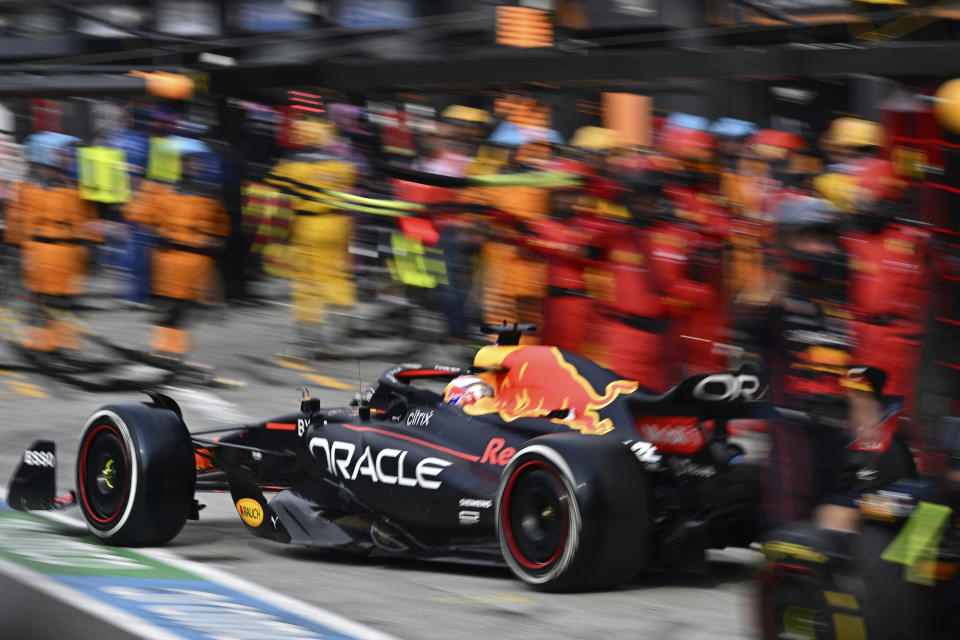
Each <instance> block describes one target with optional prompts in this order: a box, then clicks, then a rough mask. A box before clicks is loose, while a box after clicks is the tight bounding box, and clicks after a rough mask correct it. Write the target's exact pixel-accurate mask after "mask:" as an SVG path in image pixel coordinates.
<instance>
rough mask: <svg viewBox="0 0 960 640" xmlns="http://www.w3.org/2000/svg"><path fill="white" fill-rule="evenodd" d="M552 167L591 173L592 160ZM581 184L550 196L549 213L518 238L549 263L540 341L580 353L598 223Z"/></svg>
mask: <svg viewBox="0 0 960 640" xmlns="http://www.w3.org/2000/svg"><path fill="white" fill-rule="evenodd" d="M549 168H550V170H553V171H561V172H563V173H573V174H576V175H580V176H583V177H589V176H592V175H593V170H592V169H591V167H590V166H589V165H587V164H586V163H583V162H577V161H575V160H559V161H556V162H554V163H552V164H551V165H550V167H549ZM582 193H583V189H582V188H580V187H576V188H558V189H554V190H553V192H552V195H551V211H550V217H549V218H545V219H539V220H534V221H532V222H529V223H527V224H526V225H525V229H526V231H527V232H528V233H527V234H526V235H522V236H521V238H520V243H521V245H522V246H524V247H526V248H527V249H528V250H530V251H532V252H534V253H536V254H538V255H540V256H543V258H544V259H545V260H546V262H547V275H546V278H547V296H546V298H544V301H543V328H542V330H541V332H540V342H541V343H542V344H546V345H550V346H554V347H559V348H560V349H563V350H565V351H572V352H574V353H581V352H582V351H581V347H582V346H583V340H584V337H585V335H586V331H587V326H588V321H589V316H590V313H591V310H592V308H593V306H594V301H593V300H591V299H590V297H589V296H588V294H587V284H586V281H585V278H584V269H585V268H586V266H587V264H588V262H589V256H588V249H587V247H588V246H589V244H590V241H591V238H592V235H593V234H594V233H595V230H596V224H595V223H594V222H593V219H594V215H593V212H592V211H590V210H588V209H585V208H583V206H582V205H581V202H582V200H583V199H582V197H581V196H582Z"/></svg>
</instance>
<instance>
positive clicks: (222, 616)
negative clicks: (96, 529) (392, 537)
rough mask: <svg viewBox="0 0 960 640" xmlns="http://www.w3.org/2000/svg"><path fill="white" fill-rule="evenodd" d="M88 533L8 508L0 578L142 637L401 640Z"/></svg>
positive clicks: (2, 506) (1, 505)
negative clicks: (113, 544)
mask: <svg viewBox="0 0 960 640" xmlns="http://www.w3.org/2000/svg"><path fill="white" fill-rule="evenodd" d="M38 515H43V516H49V517H44V518H40V517H38ZM63 525H67V526H66V527H64V526H63ZM82 532H86V527H85V526H84V525H83V523H82V522H81V521H79V520H76V519H74V518H71V517H68V516H65V515H64V514H62V513H49V514H47V513H42V512H41V513H38V514H36V515H34V514H25V513H21V512H18V511H13V510H11V509H10V508H9V507H8V506H7V505H6V503H5V502H2V500H0V571H3V572H4V573H6V574H7V575H10V576H11V577H13V578H15V579H18V580H22V581H24V582H25V583H27V584H29V585H31V586H33V587H35V588H37V589H39V590H40V591H42V592H44V593H46V594H47V595H50V596H52V597H54V598H56V599H58V600H61V601H63V602H65V603H66V604H68V605H70V606H74V607H76V608H77V609H79V610H81V611H83V612H85V613H88V614H90V615H93V616H96V617H97V618H100V619H102V620H104V621H106V622H108V623H110V624H113V625H115V626H117V627H119V628H120V629H122V630H124V631H127V632H129V633H132V634H134V635H137V636H139V637H143V638H159V639H161V640H220V639H222V638H231V640H287V639H292V638H296V639H297V640H321V639H324V640H395V639H393V638H392V637H391V636H389V635H387V634H385V633H382V632H380V631H377V630H375V629H372V628H369V627H366V626H364V625H361V624H359V623H357V622H354V621H352V620H349V619H347V618H344V617H342V616H339V615H337V614H335V613H332V612H330V611H327V610H325V609H321V608H319V607H314V606H312V605H309V604H307V603H305V602H301V601H299V600H296V599H294V598H290V597H287V596H283V595H281V594H278V593H274V592H270V591H269V590H267V589H265V588H263V587H261V586H259V585H256V584H253V583H251V582H247V581H246V580H243V579H242V578H239V577H237V576H235V575H233V574H231V573H227V572H225V571H220V570H218V569H214V568H212V567H207V566H203V565H201V564H198V563H195V562H191V561H188V560H184V559H182V558H178V557H176V556H175V555H173V554H171V553H168V552H165V551H162V550H157V549H137V550H132V549H123V548H118V547H107V546H105V545H102V544H99V543H98V542H97V541H96V540H95V539H94V538H92V537H89V536H85V537H78V536H79V535H80V534H81V533H82Z"/></svg>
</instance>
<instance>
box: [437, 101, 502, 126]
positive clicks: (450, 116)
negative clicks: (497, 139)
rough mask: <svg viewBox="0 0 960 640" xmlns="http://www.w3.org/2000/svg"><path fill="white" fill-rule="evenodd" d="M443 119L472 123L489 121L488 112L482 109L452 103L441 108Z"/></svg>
mask: <svg viewBox="0 0 960 640" xmlns="http://www.w3.org/2000/svg"><path fill="white" fill-rule="evenodd" d="M440 117H442V118H443V119H445V120H459V121H461V122H470V123H473V124H486V123H488V122H489V121H490V114H488V113H487V112H486V111H484V110H483V109H477V108H476V107H467V106H465V105H462V104H454V105H451V106H449V107H447V108H446V109H444V110H443V113H442V114H441V116H440Z"/></svg>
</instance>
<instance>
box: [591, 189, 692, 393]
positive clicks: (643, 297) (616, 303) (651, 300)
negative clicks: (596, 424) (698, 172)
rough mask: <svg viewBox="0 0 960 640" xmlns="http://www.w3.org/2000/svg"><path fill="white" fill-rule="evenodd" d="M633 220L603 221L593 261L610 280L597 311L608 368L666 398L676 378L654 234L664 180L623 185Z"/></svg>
mask: <svg viewBox="0 0 960 640" xmlns="http://www.w3.org/2000/svg"><path fill="white" fill-rule="evenodd" d="M623 182H624V184H625V186H627V187H628V188H629V193H628V194H627V196H626V205H627V211H628V212H629V214H630V219H629V220H625V221H624V220H613V219H603V220H601V221H599V222H600V224H602V227H600V228H599V229H598V233H597V235H596V236H595V239H594V240H593V252H592V253H593V255H594V257H596V258H598V259H599V260H601V261H602V263H603V265H604V266H605V268H606V270H607V271H608V273H609V275H610V279H611V287H610V289H611V290H610V291H609V295H608V297H607V299H606V300H605V301H603V302H602V303H601V304H600V305H598V308H599V309H600V311H601V317H602V318H603V329H602V331H603V335H604V351H605V354H604V359H603V364H605V365H606V366H607V367H608V368H610V369H611V370H613V371H614V372H616V373H617V374H618V375H621V376H623V377H625V378H631V379H634V380H637V381H639V382H640V386H641V387H643V388H646V389H648V390H651V391H655V392H663V391H665V390H666V389H668V388H669V387H670V386H671V383H672V381H673V380H674V379H675V378H676V377H677V376H676V375H674V374H673V373H672V372H671V371H669V368H670V365H671V364H672V363H674V362H675V360H674V358H672V357H671V354H670V350H669V347H668V341H667V335H668V334H667V331H668V328H669V322H668V311H667V307H666V305H665V304H664V300H663V295H662V287H661V286H660V283H659V282H658V281H657V276H656V272H655V270H654V269H653V267H652V265H651V263H650V254H651V240H650V236H651V234H650V230H651V227H652V226H653V225H654V224H655V223H656V216H657V209H658V206H660V203H661V195H662V187H661V177H660V176H659V175H658V174H656V173H654V172H652V171H642V172H639V173H637V174H634V175H631V176H628V177H627V178H625V179H624V180H623Z"/></svg>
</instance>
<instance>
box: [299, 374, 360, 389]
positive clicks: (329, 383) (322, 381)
mask: <svg viewBox="0 0 960 640" xmlns="http://www.w3.org/2000/svg"><path fill="white" fill-rule="evenodd" d="M300 375H302V376H303V377H304V378H306V379H307V380H313V381H314V382H316V383H317V384H319V385H321V386H323V387H328V388H330V389H340V390H341V391H356V390H357V385H355V384H347V383H346V382H340V381H339V380H337V379H335V378H329V377H327V376H321V375H319V374H316V373H301V374H300Z"/></svg>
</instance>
